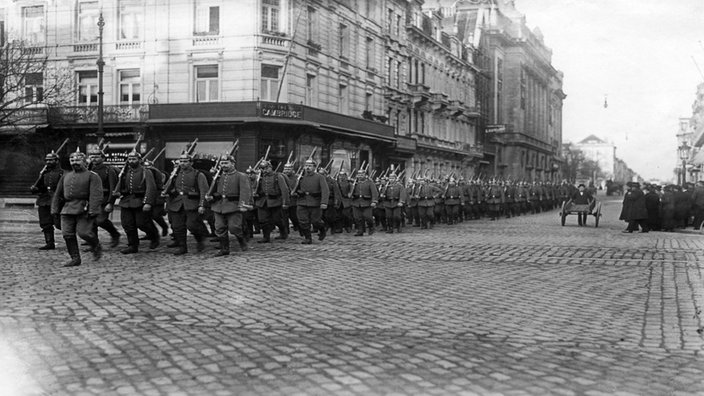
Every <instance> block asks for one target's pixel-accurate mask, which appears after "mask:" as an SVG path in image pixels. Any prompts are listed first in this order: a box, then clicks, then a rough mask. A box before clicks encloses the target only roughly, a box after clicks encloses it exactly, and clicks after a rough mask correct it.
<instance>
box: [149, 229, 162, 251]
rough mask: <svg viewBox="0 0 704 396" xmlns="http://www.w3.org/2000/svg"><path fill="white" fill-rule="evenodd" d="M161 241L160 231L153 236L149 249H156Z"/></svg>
mask: <svg viewBox="0 0 704 396" xmlns="http://www.w3.org/2000/svg"><path fill="white" fill-rule="evenodd" d="M159 243H161V238H160V237H159V233H156V234H154V235H153V236H152V240H151V242H149V249H151V250H154V249H156V248H158V247H159Z"/></svg>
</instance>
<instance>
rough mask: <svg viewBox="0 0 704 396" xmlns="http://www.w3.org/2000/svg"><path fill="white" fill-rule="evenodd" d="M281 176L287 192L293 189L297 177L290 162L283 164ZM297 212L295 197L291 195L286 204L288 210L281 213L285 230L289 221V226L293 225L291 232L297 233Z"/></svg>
mask: <svg viewBox="0 0 704 396" xmlns="http://www.w3.org/2000/svg"><path fill="white" fill-rule="evenodd" d="M283 175H284V177H285V178H286V184H287V185H288V189H289V191H290V190H291V189H293V186H295V185H296V179H298V176H297V175H296V172H294V170H293V164H292V163H290V162H287V163H286V164H284V171H283ZM297 210H298V200H297V197H296V196H294V195H291V198H290V200H289V203H288V209H286V210H282V211H281V217H282V219H281V223H282V225H283V226H284V227H286V229H288V223H289V220H290V221H291V224H292V225H293V230H294V231H298V230H299V227H298V214H297V213H296V211H297Z"/></svg>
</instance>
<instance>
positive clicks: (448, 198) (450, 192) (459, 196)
mask: <svg viewBox="0 0 704 396" xmlns="http://www.w3.org/2000/svg"><path fill="white" fill-rule="evenodd" d="M447 183H448V184H447V187H446V188H445V193H444V194H443V198H444V203H445V213H446V215H447V224H454V223H458V222H459V220H460V207H463V206H464V194H463V193H462V188H461V187H460V186H458V185H457V180H456V179H455V178H454V177H450V180H448V181H447Z"/></svg>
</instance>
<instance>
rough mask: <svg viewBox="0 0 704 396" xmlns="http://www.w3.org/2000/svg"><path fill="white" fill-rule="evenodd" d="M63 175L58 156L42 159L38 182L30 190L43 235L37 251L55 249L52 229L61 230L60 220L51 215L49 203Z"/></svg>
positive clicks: (47, 156)
mask: <svg viewBox="0 0 704 396" xmlns="http://www.w3.org/2000/svg"><path fill="white" fill-rule="evenodd" d="M63 175H64V171H63V169H61V167H60V166H59V156H58V155H57V154H56V153H55V152H53V151H52V152H51V153H49V154H47V155H46V156H45V157H44V169H42V172H41V174H40V175H39V182H38V183H36V184H35V185H33V186H32V187H31V188H30V189H31V191H32V193H34V194H38V197H37V201H36V205H37V213H38V215H39V227H41V229H42V232H43V233H44V242H45V244H44V246H42V247H40V248H39V250H51V249H55V248H56V243H55V242H54V227H56V228H58V229H61V219H60V218H59V217H58V215H57V216H52V214H51V201H52V199H53V198H54V192H55V191H56V186H57V185H58V184H59V180H61V177H62V176H63Z"/></svg>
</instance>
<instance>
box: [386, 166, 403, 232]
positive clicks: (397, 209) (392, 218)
mask: <svg viewBox="0 0 704 396" xmlns="http://www.w3.org/2000/svg"><path fill="white" fill-rule="evenodd" d="M383 192H384V197H383V198H384V200H383V204H382V205H383V206H384V210H385V211H386V221H387V222H388V227H387V229H386V233H387V234H393V233H394V228H396V232H398V233H400V232H401V221H402V219H401V210H402V209H403V206H404V205H405V204H406V202H408V194H407V193H406V187H404V185H403V184H401V183H400V182H399V181H398V177H397V176H396V173H394V172H392V173H391V174H390V175H389V181H388V184H386V186H385V187H384V190H383Z"/></svg>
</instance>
